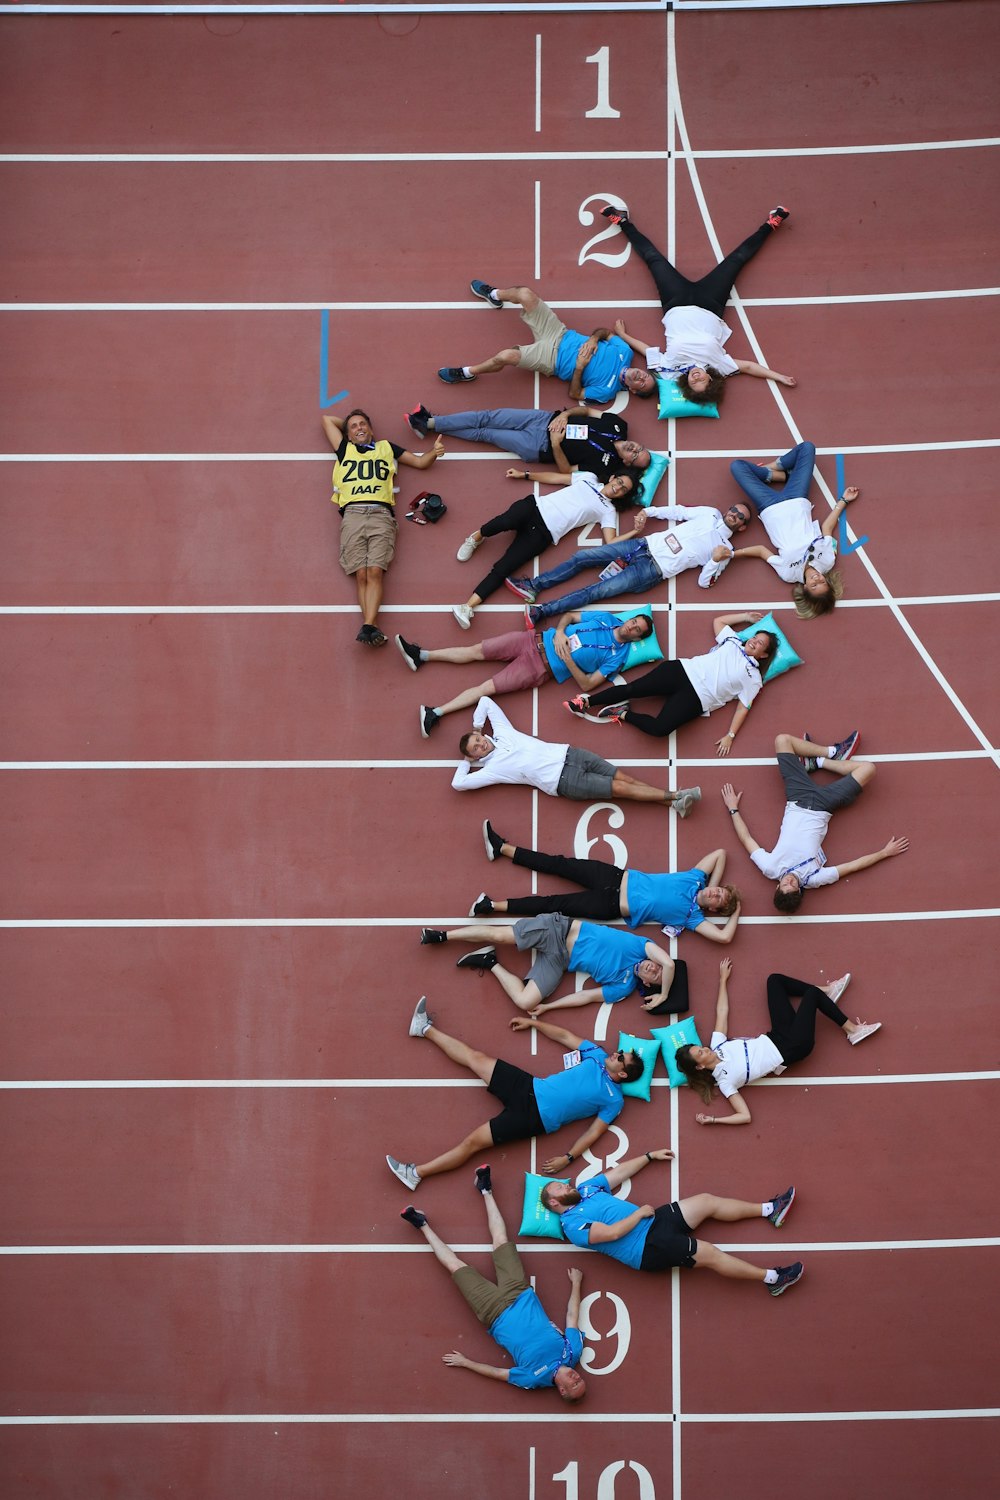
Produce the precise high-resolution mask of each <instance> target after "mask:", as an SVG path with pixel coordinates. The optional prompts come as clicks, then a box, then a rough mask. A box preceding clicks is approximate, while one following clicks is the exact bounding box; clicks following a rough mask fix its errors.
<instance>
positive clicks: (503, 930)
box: [445, 922, 514, 947]
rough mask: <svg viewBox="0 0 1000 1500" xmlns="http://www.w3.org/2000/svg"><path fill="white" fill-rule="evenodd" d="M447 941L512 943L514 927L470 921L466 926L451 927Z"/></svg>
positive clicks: (495, 944) (494, 943) (494, 944)
mask: <svg viewBox="0 0 1000 1500" xmlns="http://www.w3.org/2000/svg"><path fill="white" fill-rule="evenodd" d="M445 941H446V942H449V943H472V944H476V943H492V944H493V946H494V947H496V946H497V945H498V944H501V943H512V942H513V941H514V929H513V928H512V927H494V926H493V925H492V924H491V923H489V922H470V923H469V924H468V926H467V927H451V928H449V930H448V936H447V938H446V939H445Z"/></svg>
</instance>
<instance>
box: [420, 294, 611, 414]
mask: <svg viewBox="0 0 1000 1500" xmlns="http://www.w3.org/2000/svg"><path fill="white" fill-rule="evenodd" d="M469 290H470V291H471V292H472V294H473V296H475V297H479V298H480V299H481V300H482V301H483V302H486V303H488V304H489V306H490V307H495V308H498V309H499V308H502V307H503V305H504V303H505V302H507V303H510V304H511V305H513V306H515V307H519V308H520V309H521V317H522V318H523V319H524V321H525V323H527V325H528V328H529V329H530V330H531V339H532V342H531V343H530V344H520V345H517V346H515V347H513V348H510V349H501V350H500V351H499V353H498V354H494V355H493V356H492V357H491V358H490V359H484V360H482V361H481V362H480V363H479V364H474V365H445V366H444V368H443V369H441V370H438V376H439V377H440V379H441V380H443V381H444V382H445V383H446V384H447V385H457V384H458V383H459V382H460V381H463V380H475V379H476V378H477V376H479V375H495V374H497V372H498V371H500V370H505V369H507V368H508V367H510V368H515V367H516V368H520V369H522V370H532V371H535V372H536V373H537V374H539V375H554V376H555V377H556V379H557V380H566V381H568V382H569V399H570V400H571V401H581V400H586V401H599V402H605V401H610V400H611V399H612V398H613V397H614V396H616V395H617V394H618V392H619V391H620V390H621V388H622V386H623V385H624V384H625V379H624V376H625V375H626V374H627V372H628V367H629V366H630V365H631V363H632V347H631V346H630V345H629V344H628V343H627V342H626V341H625V340H624V339H622V338H621V337H619V336H618V335H616V334H613V333H612V332H611V330H610V329H609V328H595V329H594V331H593V333H591V334H586V333H577V332H575V330H574V329H572V328H567V327H566V324H565V323H564V322H563V321H562V319H561V318H557V317H556V315H555V313H554V312H553V311H552V309H551V307H549V305H548V303H547V302H543V301H542V299H541V297H539V295H538V293H537V292H535V291H533V290H532V288H531V287H530V286H507V287H495V286H492V285H491V284H490V283H489V282H488V281H478V280H477V281H472V282H470V283H469Z"/></svg>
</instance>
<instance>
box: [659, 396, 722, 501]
mask: <svg viewBox="0 0 1000 1500" xmlns="http://www.w3.org/2000/svg"><path fill="white" fill-rule="evenodd" d="M656 388H657V390H658V391H659V393H660V410H659V414H658V415H659V418H660V421H661V422H663V421H665V420H666V418H667V417H717V416H718V415H719V408H718V407H717V406H716V405H714V403H713V402H711V401H708V402H706V403H705V405H704V406H700V405H699V404H698V402H697V401H689V400H688V398H687V397H686V396H682V395H681V388H680V386H679V385H678V384H677V381H676V380H674V379H672V377H670V376H669V375H657V377H656ZM648 503H649V502H648V501H647V504H648Z"/></svg>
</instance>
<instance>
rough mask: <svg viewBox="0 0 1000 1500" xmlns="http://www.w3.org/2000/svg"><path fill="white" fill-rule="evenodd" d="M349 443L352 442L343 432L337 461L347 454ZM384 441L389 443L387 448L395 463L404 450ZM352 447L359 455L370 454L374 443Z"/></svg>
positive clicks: (389, 441) (358, 444)
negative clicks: (389, 449)
mask: <svg viewBox="0 0 1000 1500" xmlns="http://www.w3.org/2000/svg"><path fill="white" fill-rule="evenodd" d="M351 441H352V439H351V438H349V437H348V436H347V433H346V432H345V433H344V435H343V437H342V438H341V440H340V447H339V448H338V449H337V459H338V461H339V460H340V459H342V458H343V456H344V454H345V453H346V452H347V445H348V443H349V442H351ZM380 441H381V439H379V438H376V439H375V442H376V443H377V442H380ZM386 441H387V442H388V443H389V447H390V448H391V449H392V456H393V458H394V459H396V460H397V462H398V460H399V455H400V454H401V453H405V452H406V449H405V448H400V447H398V446H397V445H396V444H395V443H394V442H392V440H391V439H386ZM354 446H355V448H356V449H357V450H358V452H359V453H370V452H371V450H372V448H374V446H375V443H369V444H366V443H355V444H354Z"/></svg>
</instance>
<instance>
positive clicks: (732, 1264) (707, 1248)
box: [694, 1240, 767, 1281]
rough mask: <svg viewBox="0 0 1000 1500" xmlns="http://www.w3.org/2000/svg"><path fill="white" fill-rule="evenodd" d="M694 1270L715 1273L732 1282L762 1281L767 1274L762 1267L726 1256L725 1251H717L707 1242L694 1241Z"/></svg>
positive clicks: (732, 1256)
mask: <svg viewBox="0 0 1000 1500" xmlns="http://www.w3.org/2000/svg"><path fill="white" fill-rule="evenodd" d="M695 1244H696V1246H697V1249H696V1251H695V1262H694V1268H695V1270H696V1271H715V1273H716V1274H717V1275H719V1276H727V1277H729V1278H730V1279H731V1280H733V1281H764V1280H766V1277H767V1272H766V1270H765V1269H764V1267H763V1266H752V1265H751V1264H750V1262H749V1261H748V1260H740V1258H739V1256H737V1255H728V1254H727V1253H726V1251H725V1250H719V1249H717V1248H716V1246H715V1245H710V1244H709V1243H708V1241H707V1240H696V1241H695Z"/></svg>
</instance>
